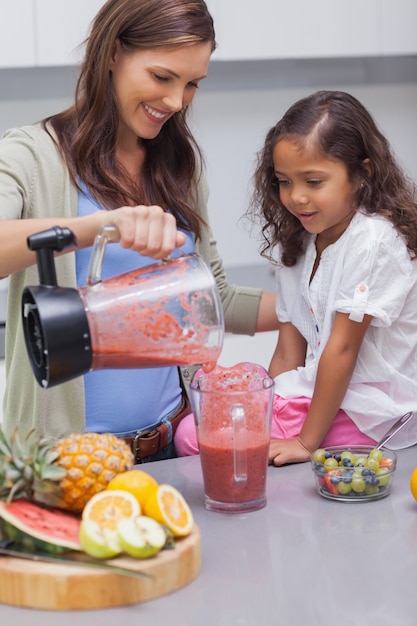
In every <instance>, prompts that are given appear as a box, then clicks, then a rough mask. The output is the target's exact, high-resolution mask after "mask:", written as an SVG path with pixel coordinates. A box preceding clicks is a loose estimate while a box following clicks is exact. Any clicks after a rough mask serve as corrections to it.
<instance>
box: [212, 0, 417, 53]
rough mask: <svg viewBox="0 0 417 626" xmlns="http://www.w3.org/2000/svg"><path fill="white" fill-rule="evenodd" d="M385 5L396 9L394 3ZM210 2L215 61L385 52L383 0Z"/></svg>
mask: <svg viewBox="0 0 417 626" xmlns="http://www.w3.org/2000/svg"><path fill="white" fill-rule="evenodd" d="M410 1H413V2H414V1H415V0H410ZM386 2H387V3H388V4H390V3H391V4H392V5H393V6H394V5H395V6H396V5H397V2H396V0H395V2H394V0H386ZM207 3H208V6H209V7H210V9H211V12H212V14H213V17H214V19H215V27H216V38H217V41H218V44H219V48H218V50H217V51H216V53H215V57H214V58H217V59H222V60H227V61H234V60H249V59H273V58H281V59H285V58H295V59H297V58H314V57H316V58H318V57H321V58H323V57H324V58H325V57H353V56H354V57H358V56H375V55H378V54H379V53H380V52H381V17H380V15H381V10H382V9H381V0H366V2H364V0H349V2H344V1H342V0H317V1H316V2H311V0H298V1H297V2H278V1H277V0H254V1H252V0H251V1H245V2H242V0H227V1H225V0H208V2H207Z"/></svg>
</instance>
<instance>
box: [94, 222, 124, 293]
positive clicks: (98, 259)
mask: <svg viewBox="0 0 417 626" xmlns="http://www.w3.org/2000/svg"><path fill="white" fill-rule="evenodd" d="M109 241H120V232H119V229H118V228H117V226H116V225H115V224H104V226H102V227H101V228H100V230H99V231H98V233H97V236H96V238H95V240H94V246H93V251H92V253H91V256H90V262H89V264H88V272H87V285H95V284H96V283H99V282H101V268H102V265H103V258H104V253H105V251H106V247H107V244H108V242H109Z"/></svg>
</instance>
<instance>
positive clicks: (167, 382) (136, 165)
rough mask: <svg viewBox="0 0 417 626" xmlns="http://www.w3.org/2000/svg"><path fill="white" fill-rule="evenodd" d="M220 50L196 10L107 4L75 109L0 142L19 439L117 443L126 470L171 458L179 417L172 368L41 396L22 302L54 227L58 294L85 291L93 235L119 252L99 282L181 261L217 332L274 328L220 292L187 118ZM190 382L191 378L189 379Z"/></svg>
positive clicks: (12, 403) (270, 302)
mask: <svg viewBox="0 0 417 626" xmlns="http://www.w3.org/2000/svg"><path fill="white" fill-rule="evenodd" d="M215 46H216V43H215V32H214V27H213V20H212V17H211V15H210V13H209V11H208V9H207V5H206V4H205V2H204V0H108V1H107V2H106V3H103V6H102V7H101V9H100V10H99V12H98V14H97V16H96V17H95V19H94V21H93V23H92V27H91V32H90V35H89V38H88V40H87V45H86V52H85V57H84V61H83V63H82V66H81V68H80V75H79V80H78V84H77V88H76V93H75V100H74V104H73V106H71V107H70V108H69V109H67V110H66V111H63V112H59V113H57V114H55V115H52V116H51V117H50V118H48V119H46V120H44V121H43V122H42V123H41V124H35V125H31V126H25V127H24V128H19V129H12V130H10V131H8V132H7V133H6V135H5V136H4V138H3V139H2V141H1V142H0V220H1V223H0V276H7V275H10V286H9V293H8V317H7V323H6V372H7V382H6V391H5V396H4V427H5V429H6V431H7V432H8V433H11V432H12V431H13V430H14V428H15V427H16V426H18V428H19V430H20V435H21V437H23V436H24V433H25V432H27V431H29V430H31V429H36V431H37V432H38V433H39V434H46V435H49V436H51V437H61V436H64V435H66V434H68V433H72V432H82V431H84V430H88V431H95V432H112V433H114V434H116V435H118V436H120V437H123V438H124V439H126V440H127V441H128V442H129V443H130V444H131V445H132V447H133V449H134V450H135V454H136V460H137V461H138V462H139V461H144V460H153V459H156V458H165V457H169V456H172V455H175V450H174V448H173V445H172V438H173V434H174V433H175V429H176V427H177V425H178V423H179V422H180V421H181V419H182V417H183V416H184V415H185V414H186V413H188V412H189V409H188V410H187V399H186V395H185V393H184V391H183V388H182V385H181V380H180V373H179V370H178V368H176V367H165V368H153V369H140V370H135V369H129V370H101V371H97V372H91V373H88V374H87V375H86V376H84V377H83V378H81V377H80V378H78V379H75V380H73V381H70V382H68V383H65V384H63V385H59V386H57V387H53V388H51V389H46V390H45V389H41V388H40V386H39V385H38V384H37V382H36V380H35V377H34V376H33V374H32V372H31V370H30V366H29V361H28V358H27V354H26V348H25V344H24V339H23V333H22V324H21V321H20V307H21V293H22V289H23V287H24V286H25V285H27V284H29V285H36V284H38V282H39V278H38V272H37V267H36V265H35V260H36V259H35V256H34V253H33V252H30V251H29V250H28V247H27V236H28V235H30V234H32V233H34V232H37V231H41V230H44V229H46V228H50V227H52V226H54V225H60V226H63V227H68V228H70V229H71V230H72V231H73V232H74V233H75V236H76V238H77V241H78V247H77V250H76V251H75V252H74V250H71V251H66V252H68V253H67V254H63V255H62V256H60V258H59V259H57V279H58V283H59V284H60V285H63V286H73V287H76V286H77V285H78V286H80V285H85V283H86V274H87V267H88V261H89V257H90V253H91V250H90V247H91V245H92V243H93V241H94V238H95V236H96V234H97V232H98V231H99V229H100V227H101V226H102V225H103V224H107V223H112V224H115V225H116V226H117V227H118V229H119V231H120V234H121V239H120V244H121V245H120V246H119V245H117V244H115V245H112V246H110V249H109V250H108V254H107V252H106V255H105V260H104V265H103V277H107V276H110V275H116V274H120V273H122V272H126V271H129V270H133V269H136V268H138V267H142V266H145V265H149V264H150V263H152V262H153V259H161V258H163V257H165V256H167V255H168V254H170V253H171V252H172V250H173V249H174V248H175V247H181V249H182V250H183V251H184V252H186V253H190V252H194V251H195V252H198V253H199V254H201V255H202V256H203V257H204V258H205V260H206V261H207V263H209V264H210V266H211V269H212V271H213V274H214V275H215V278H216V281H217V284H218V287H219V291H220V294H221V298H222V302H223V308H224V315H225V325H226V329H228V330H229V331H231V332H237V333H247V334H253V333H254V332H255V331H256V330H268V329H271V328H274V327H275V328H276V327H277V320H276V315H275V310H274V309H275V307H274V294H267V293H261V290H260V289H249V288H243V287H236V286H233V285H231V284H229V283H228V282H227V279H226V276H225V272H224V268H223V264H222V261H221V259H220V257H219V255H218V252H217V247H216V243H215V240H214V237H213V235H212V232H211V229H210V226H209V218H208V214H207V196H208V192H207V185H206V183H205V179H204V175H203V171H202V165H203V164H202V159H201V155H200V151H199V148H198V146H197V145H196V142H195V139H194V137H193V135H192V134H191V132H190V129H189V127H188V125H187V112H188V109H189V106H190V105H191V103H192V101H193V98H194V96H195V94H196V92H197V90H198V86H199V83H200V82H201V81H202V80H203V79H204V78H205V76H206V75H207V71H208V65H209V61H210V57H211V53H212V51H213V50H214V48H215ZM185 373H187V372H185Z"/></svg>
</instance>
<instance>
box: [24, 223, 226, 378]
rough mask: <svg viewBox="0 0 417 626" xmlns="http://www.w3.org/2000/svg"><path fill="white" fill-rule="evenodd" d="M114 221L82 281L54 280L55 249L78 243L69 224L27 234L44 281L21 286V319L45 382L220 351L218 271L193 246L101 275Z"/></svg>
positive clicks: (193, 360)
mask: <svg viewBox="0 0 417 626" xmlns="http://www.w3.org/2000/svg"><path fill="white" fill-rule="evenodd" d="M118 239H119V232H118V230H117V228H116V227H115V226H104V227H102V229H101V230H100V232H99V234H98V235H97V237H96V240H95V243H94V247H93V251H92V255H91V258H90V265H89V270H88V279H87V285H86V286H85V287H81V288H80V289H73V288H66V287H60V286H58V285H57V281H56V275H55V267H54V261H53V252H54V251H59V250H62V249H63V248H64V247H66V246H73V245H76V241H75V237H74V234H73V233H72V231H70V230H69V229H62V228H60V227H54V228H52V229H49V230H47V231H42V232H41V233H36V234H35V235H32V236H30V237H29V238H28V246H29V248H30V249H31V250H35V251H36V254H37V261H38V269H39V278H40V282H41V285H39V286H36V287H26V288H25V289H24V291H23V295H22V322H23V331H24V337H25V342H26V348H27V351H28V356H29V361H30V364H31V367H32V370H33V372H34V375H35V377H36V379H37V381H38V383H39V384H40V385H41V386H42V387H45V388H46V387H50V386H53V385H57V384H60V383H62V382H65V381H67V380H70V379H72V378H76V377H77V376H80V375H81V374H84V373H85V372H87V371H89V370H98V369H105V368H116V369H118V368H141V367H165V366H180V365H194V364H202V365H203V366H204V367H205V369H207V370H209V369H210V368H213V367H214V366H215V364H216V362H217V359H218V357H219V355H220V352H221V349H222V345H223V336H224V321H223V310H222V305H221V301H220V296H219V293H218V290H217V285H216V282H215V279H214V277H213V275H212V273H211V271H210V269H209V268H208V266H207V265H206V263H205V261H204V260H203V259H202V258H201V257H200V256H199V255H198V254H189V255H180V256H178V257H175V258H169V259H166V260H163V261H159V262H155V263H153V264H151V265H148V266H147V267H143V268H140V269H138V270H133V271H130V272H127V273H125V274H121V275H118V276H114V277H112V278H108V279H106V280H103V281H102V280H101V279H100V273H101V266H102V261H103V256H104V252H105V249H106V245H107V242H108V241H117V240H118Z"/></svg>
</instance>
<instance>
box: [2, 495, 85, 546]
mask: <svg viewBox="0 0 417 626" xmlns="http://www.w3.org/2000/svg"><path fill="white" fill-rule="evenodd" d="M79 532H80V518H79V517H76V516H75V515H72V514H71V513H66V512H65V511H61V510H59V509H51V508H47V507H44V506H40V505H39V504H36V502H32V501H30V500H24V499H22V500H13V501H12V502H3V501H0V536H1V537H2V538H3V539H10V540H12V541H15V542H16V543H17V544H19V545H21V546H23V547H24V548H26V549H28V550H37V549H38V550H46V551H47V552H52V553H60V552H67V551H68V550H80V551H81V545H80V542H79Z"/></svg>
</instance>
